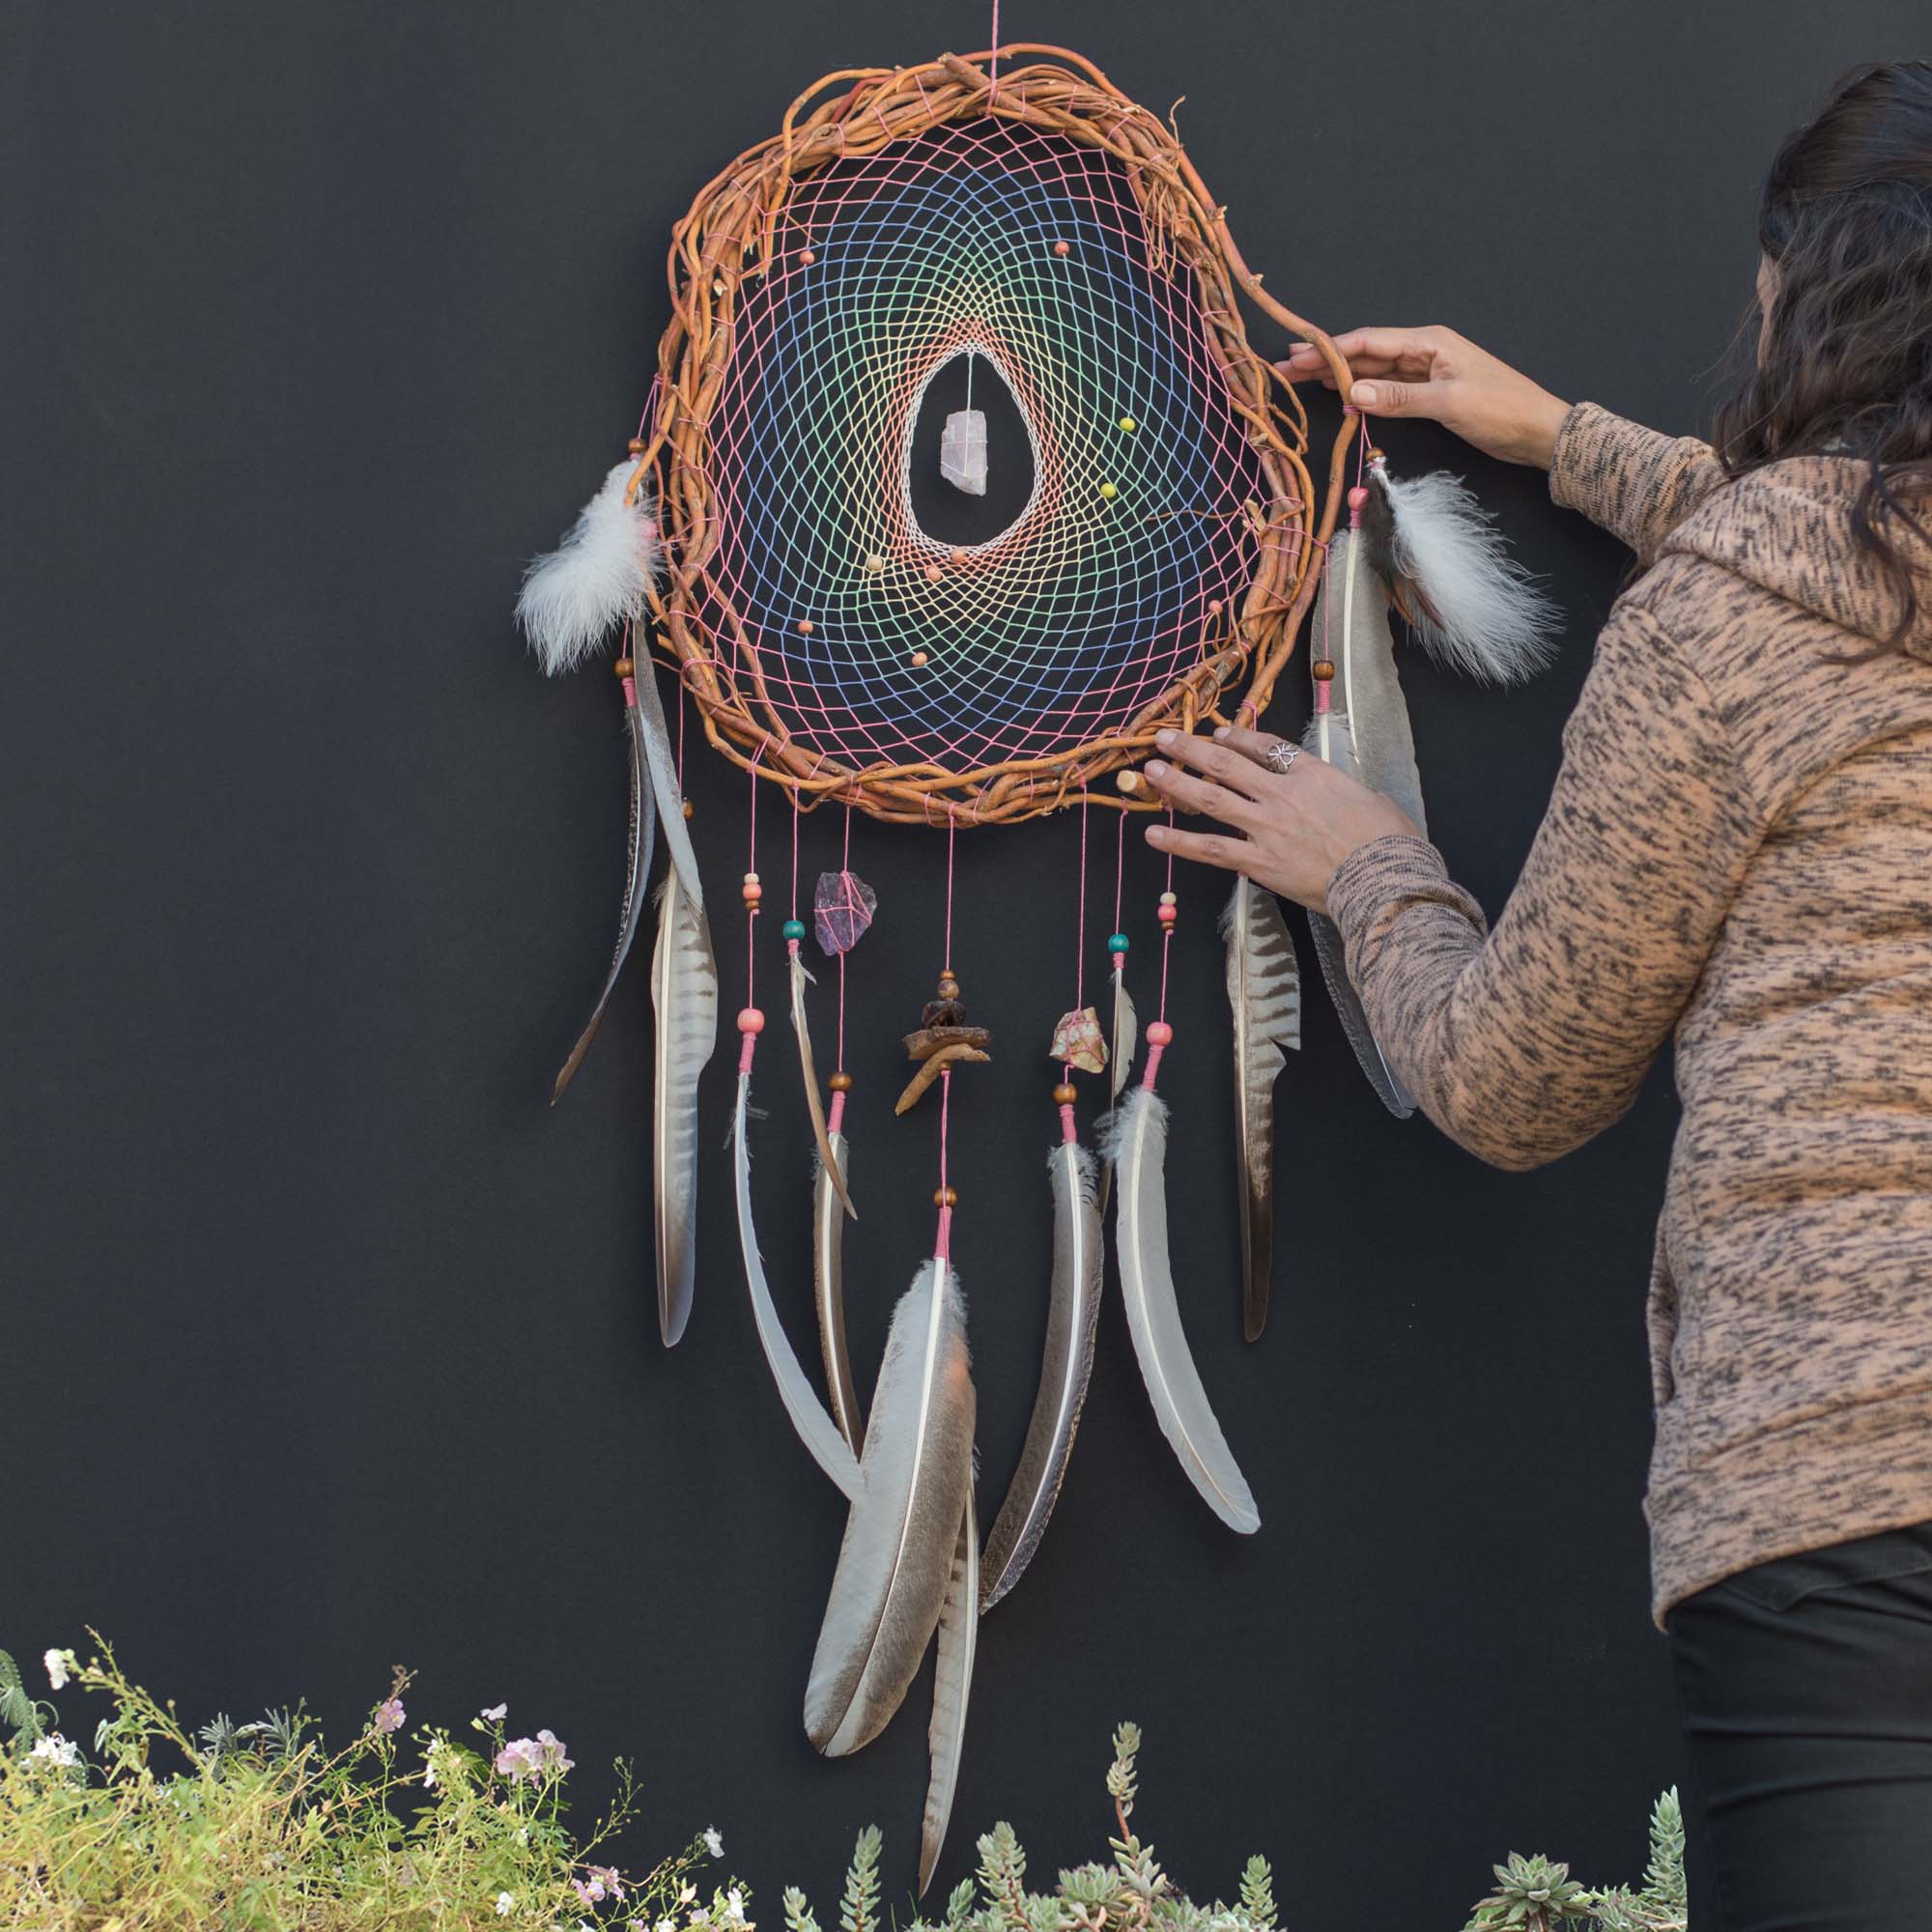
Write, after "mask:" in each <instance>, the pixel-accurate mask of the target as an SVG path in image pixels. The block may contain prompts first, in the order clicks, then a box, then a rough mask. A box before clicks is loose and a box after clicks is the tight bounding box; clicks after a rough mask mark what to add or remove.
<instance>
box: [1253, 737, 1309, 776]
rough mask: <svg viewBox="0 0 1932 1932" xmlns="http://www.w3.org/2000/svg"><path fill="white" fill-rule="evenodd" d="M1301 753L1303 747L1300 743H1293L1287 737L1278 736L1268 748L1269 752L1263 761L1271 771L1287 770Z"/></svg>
mask: <svg viewBox="0 0 1932 1932" xmlns="http://www.w3.org/2000/svg"><path fill="white" fill-rule="evenodd" d="M1300 755H1301V747H1300V746H1299V745H1296V744H1293V743H1291V742H1290V741H1289V740H1288V739H1286V738H1277V739H1276V740H1275V741H1274V743H1273V744H1272V745H1270V746H1269V747H1268V748H1267V754H1266V756H1265V757H1264V758H1263V760H1262V762H1263V763H1264V765H1266V766H1267V768H1268V770H1269V771H1271V772H1286V771H1287V770H1288V769H1289V767H1290V766H1291V765H1293V763H1294V761H1295V759H1296V758H1298V757H1300Z"/></svg>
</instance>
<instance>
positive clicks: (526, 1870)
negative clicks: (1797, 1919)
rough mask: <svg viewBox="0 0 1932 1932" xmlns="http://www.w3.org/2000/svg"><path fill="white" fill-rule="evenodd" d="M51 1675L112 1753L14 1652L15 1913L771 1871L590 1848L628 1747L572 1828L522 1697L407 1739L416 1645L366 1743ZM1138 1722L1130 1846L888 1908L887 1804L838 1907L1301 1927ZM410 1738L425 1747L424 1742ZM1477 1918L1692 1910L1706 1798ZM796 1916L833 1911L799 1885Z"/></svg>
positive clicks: (164, 1930)
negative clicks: (603, 1860)
mask: <svg viewBox="0 0 1932 1932" xmlns="http://www.w3.org/2000/svg"><path fill="white" fill-rule="evenodd" d="M46 1667H47V1671H48V1675H49V1678H50V1681H51V1683H52V1685H53V1688H54V1689H55V1690H61V1689H63V1688H65V1687H66V1686H67V1685H69V1684H71V1685H73V1686H74V1687H76V1688H77V1689H78V1690H83V1691H88V1692H94V1693H98V1694H102V1695H105V1696H106V1697H107V1698H108V1699H109V1700H110V1703H111V1707H112V1708H111V1710H110V1714H109V1715H108V1717H107V1718H106V1719H103V1720H102V1722H101V1723H100V1724H99V1727H98V1728H97V1730H96V1732H95V1737H94V1745H93V1752H92V1756H91V1757H90V1756H88V1755H86V1754H84V1753H83V1752H82V1750H81V1748H80V1747H79V1746H78V1745H77V1744H74V1743H72V1742H71V1741H70V1740H69V1739H68V1738H66V1737H65V1736H64V1735H63V1733H62V1732H61V1731H60V1730H59V1729H58V1728H57V1715H58V1714H57V1713H56V1711H55V1710H54V1708H53V1706H52V1705H50V1704H48V1703H46V1702H45V1701H43V1700H38V1699H36V1698H35V1697H33V1696H32V1695H31V1693H30V1692H29V1691H28V1690H27V1688H26V1686H25V1684H24V1683H23V1681H22V1678H21V1673H20V1670H19V1668H18V1667H17V1666H16V1665H15V1663H14V1660H13V1659H12V1658H11V1657H9V1656H8V1655H7V1654H6V1653H5V1652H4V1651H0V1724H5V1725H6V1726H8V1727H9V1728H10V1729H11V1731H12V1733H13V1735H12V1738H11V1741H9V1742H7V1743H4V1744H0V1928H6V1927H21V1928H25V1927H33V1928H35V1932H109V1928H113V1932H136V1928H139V1932H201V1928H204V1927H208V1926H214V1925H218V1926H220V1927H222V1928H223V1932H258V1928H259V1932H270V1928H272V1929H273V1932H375V1928H383V1932H431V1929H432V1928H435V1932H469V1928H490V1932H514V1928H517V1927H524V1926H532V1925H534V1926H542V1927H546V1928H573V1932H574V1928H579V1927H589V1928H596V1927H598V1926H603V1927H608V1928H610V1932H628V1928H631V1927H634V1926H635V1927H638V1928H640V1932H755V1927H754V1926H753V1923H752V1920H751V1919H750V1918H748V1917H747V1916H746V1902H747V1899H748V1897H749V1891H748V1889H746V1888H744V1887H742V1886H740V1885H737V1884H731V1885H728V1886H726V1887H725V1888H723V1889H717V1890H714V1891H713V1892H712V1894H711V1896H710V1898H709V1899H708V1900H704V1899H700V1896H699V1893H698V1889H697V1886H696V1883H695V1879H694V1874H695V1873H696V1871H697V1869H698V1868H699V1867H700V1866H701V1865H703V1864H704V1863H706V1862H707V1861H709V1860H711V1859H716V1858H719V1857H722V1855H723V1848H722V1842H721V1840H720V1839H719V1837H718V1834H717V1833H715V1832H713V1831H706V1832H703V1833H700V1834H699V1835H698V1836H696V1838H694V1839H693V1840H692V1842H691V1843H690V1844H689V1845H688V1846H687V1847H686V1848H685V1849H684V1850H683V1851H682V1852H679V1853H677V1854H675V1855H674V1856H672V1857H670V1858H668V1859H665V1860H663V1861H661V1862H660V1863H658V1864H657V1865H656V1866H654V1867H653V1868H652V1869H651V1870H649V1871H648V1872H645V1873H643V1874H642V1875H641V1876H636V1877H634V1876H632V1875H630V1874H628V1873H626V1872H623V1871H621V1870H619V1869H618V1868H617V1867H615V1866H614V1865H606V1864H599V1863H595V1862H593V1857H594V1855H596V1854H597V1853H598V1852H599V1851H600V1850H601V1849H602V1848H603V1847H604V1846H605V1845H606V1844H607V1842H608V1841H609V1840H610V1839H611V1837H612V1836H613V1835H614V1834H615V1833H617V1832H619V1831H620V1830H622V1829H624V1828H625V1827H626V1826H628V1825H629V1824H630V1823H631V1822H632V1821H633V1820H634V1819H635V1817H636V1813H637V1804H636V1794H635V1791H634V1789H633V1787H632V1785H631V1782H630V1776H629V1772H628V1769H627V1768H626V1767H625V1766H623V1765H622V1764H620V1765H619V1766H618V1784H619V1792H618V1798H617V1801H616V1803H615V1804H614V1805H613V1807H612V1810H611V1814H610V1815H609V1816H608V1817H606V1818H605V1819H604V1820H602V1821H601V1822H600V1823H599V1824H598V1825H597V1826H596V1827H595V1828H594V1829H593V1830H592V1831H591V1832H590V1833H588V1835H586V1836H583V1837H582V1838H578V1837H574V1836H573V1835H572V1833H570V1832H569V1831H568V1830H567V1829H566V1828H565V1825H564V1822H563V1817H564V1786H565V1780H566V1776H567V1775H568V1773H569V1771H570V1770H571V1768H572V1767H571V1762H570V1759H569V1757H568V1755H567V1754H566V1752H565V1750H564V1747H563V1745H562V1744H561V1742H560V1741H559V1740H557V1739H556V1738H555V1737H554V1736H553V1735H552V1734H551V1733H550V1732H549V1731H539V1732H538V1733H537V1735H536V1737H534V1738H519V1739H516V1740H514V1741H512V1740H509V1739H507V1737H506V1734H505V1729H504V1725H503V1719H504V1716H505V1712H504V1708H503V1707H502V1706H501V1705H497V1706H495V1707H494V1708H492V1709H491V1710H488V1711H485V1712H482V1713H480V1714H479V1715H478V1716H477V1717H476V1718H474V1719H471V1728H472V1729H473V1730H475V1731H476V1732H478V1733H480V1734H481V1743H482V1748H480V1749H479V1748H477V1747H473V1746H471V1745H470V1744H469V1743H467V1742H459V1741H458V1740H457V1739H455V1738H453V1737H451V1736H450V1735H449V1733H448V1732H447V1731H445V1730H440V1729H433V1728H418V1729H417V1730H415V1731H414V1732H413V1733H412V1734H410V1736H409V1738H408V1740H407V1741H405V1738H404V1731H403V1726H404V1724H405V1722H406V1714H405V1711H404V1706H403V1695H404V1692H405V1691H407V1690H408V1689H409V1687H410V1682H411V1680H410V1676H409V1673H408V1672H406V1671H402V1670H398V1671H397V1672H396V1674H395V1678H394V1681H393V1682H392V1683H391V1685H390V1687H389V1694H388V1696H387V1697H385V1698H384V1700H383V1701H382V1702H381V1703H380V1704H378V1705H377V1706H376V1707H375V1708H374V1710H373V1711H372V1712H371V1713H370V1716H369V1719H368V1721H367V1723H366V1724H365V1726H364V1727H363V1728H362V1730H361V1731H360V1732H359V1733H358V1734H357V1735H356V1737H355V1739H354V1740H353V1741H352V1742H351V1743H350V1744H348V1745H347V1746H346V1747H342V1748H340V1749H338V1750H335V1751H333V1752H331V1751H329V1750H328V1748H327V1747H326V1745H325V1744H324V1742H323V1739H322V1736H321V1734H320V1732H319V1730H318V1728H317V1726H316V1725H315V1722H314V1720H313V1719H310V1718H308V1717H306V1716H305V1715H304V1714H303V1713H302V1712H301V1711H300V1709H299V1708H298V1709H296V1710H294V1711H271V1712H270V1713H268V1714H267V1715H266V1716H264V1717H262V1718H259V1719H253V1720H251V1721H249V1722H246V1723H236V1722H235V1721H234V1720H233V1719H230V1718H229V1717H227V1716H226V1715H225V1714H217V1715H216V1716H215V1717H214V1718H213V1719H211V1720H210V1721H209V1722H208V1723H205V1724H203V1725H202V1726H201V1727H200V1728H199V1729H198V1730H195V1731H193V1732H192V1733H190V1732H189V1731H188V1730H187V1728H186V1727H185V1725H184V1724H183V1722H182V1720H181V1719H179V1718H178V1717H177V1716H176V1713H175V1709H174V1706H173V1705H172V1704H168V1705H163V1704H161V1703H158V1702H157V1701H156V1699H155V1698H154V1697H152V1696H151V1695H150V1694H149V1693H148V1692H147V1691H146V1690H142V1689H141V1688H140V1687H139V1686H138V1685H136V1684H133V1683H131V1682H130V1681H129V1680H128V1677H127V1676H126V1674H125V1673H124V1672H123V1670H122V1669H121V1666H120V1665H119V1664H118V1663H117V1662H116V1661H115V1658H114V1653H113V1651H112V1649H111V1648H109V1646H108V1645H106V1644H105V1643H102V1644H101V1645H100V1654H99V1656H98V1657H95V1658H92V1659H90V1660H89V1661H88V1662H86V1663H84V1664H83V1663H81V1662H78V1661H77V1660H76V1659H75V1658H74V1656H73V1654H72V1653H71V1652H68V1651H49V1652H48V1653H47V1657H46ZM1140 1750H1141V1734H1140V1730H1139V1728H1138V1726H1136V1725H1133V1724H1122V1726H1121V1727H1120V1729H1119V1730H1117V1731H1116V1732H1115V1733H1114V1756H1113V1762H1112V1763H1111V1764H1110V1765H1109V1767H1108V1770H1107V1776H1106V1789H1107V1796H1108V1798H1109V1800H1110V1801H1111V1802H1112V1805H1113V1812H1114V1816H1113V1827H1114V1829H1113V1831H1112V1832H1111V1833H1110V1834H1109V1837H1108V1857H1107V1858H1106V1859H1104V1860H1101V1861H1094V1862H1092V1863H1088V1864H1082V1865H1076V1866H1074V1867H1073V1868H1072V1869H1070V1870H1067V1871H1063V1872H1061V1873H1060V1874H1059V1876H1058V1880H1057V1883H1056V1884H1055V1886H1054V1887H1053V1889H1051V1890H1050V1891H1030V1890H1028V1889H1027V1857H1026V1850H1025V1847H1024V1846H1022V1844H1021V1843H1020V1840H1019V1837H1018V1834H1017V1833H1015V1832H1014V1830H1013V1828H1012V1827H1011V1826H1010V1825H1009V1824H1005V1823H1001V1824H997V1825H995V1826H994V1827H993V1829H992V1830H991V1831H990V1832H988V1833H986V1834H985V1835H984V1836H983V1837H982V1838H980V1841H979V1846H978V1850H979V1871H978V1876H977V1878H976V1879H968V1880H966V1881H965V1882H963V1883H962V1884H960V1885H959V1886H957V1887H955V1888H954V1889H953V1891H952V1894H951V1896H950V1897H949V1898H948V1899H947V1901H946V1905H945V1908H944V1910H943V1912H942V1913H941V1915H940V1916H939V1918H937V1919H936V1920H932V1921H928V1920H926V1919H924V1918H912V1919H911V1920H910V1921H909V1922H907V1921H904V1920H900V1919H898V1918H896V1915H894V1914H891V1913H888V1912H887V1911H885V1910H884V1908H883V1907H882V1904H881V1899H880V1879H879V1861H880V1855H881V1850H882V1844H883V1841H882V1839H881V1836H880V1833H879V1831H878V1828H877V1827H876V1826H869V1825H868V1826H867V1828H866V1829H865V1831H863V1832H861V1833H859V1837H858V1841H857V1843H856V1844H855V1845H854V1847H853V1851H852V1861H851V1866H850V1869H849V1871H848V1873H847V1876H846V1880H845V1889H844V1895H843V1898H842V1900H841V1902H840V1905H839V1910H838V1917H837V1921H836V1922H837V1925H838V1932H1278V1918H1277V1907H1276V1904H1275V1897H1274V1875H1273V1873H1272V1871H1271V1870H1270V1869H1269V1866H1268V1862H1267V1861H1266V1860H1265V1859H1263V1858H1252V1859H1250V1860H1249V1861H1248V1862H1247V1866H1246V1868H1245V1869H1244V1870H1243V1872H1242V1874H1241V1878H1240V1885H1239V1888H1238V1891H1237V1898H1236V1904H1234V1905H1232V1906H1231V1905H1225V1904H1223V1903H1221V1902H1220V1901H1219V1900H1218V1899H1217V1900H1216V1901H1215V1902H1214V1903H1213V1904H1212V1905H1201V1904H1198V1903H1196V1902H1195V1901H1194V1900H1192V1899H1190V1898H1188V1897H1187V1896H1186V1895H1185V1894H1184V1893H1183V1892H1182V1891H1180V1890H1179V1888H1178V1887H1176V1885H1175V1884H1174V1882H1173V1881H1172V1880H1171V1879H1170V1878H1169V1876H1168V1875H1167V1873H1166V1871H1165V1870H1164V1869H1163V1868H1162V1866H1161V1864H1160V1861H1159V1860H1158V1859H1157V1858H1156V1857H1155V1856H1154V1849H1153V1846H1152V1845H1151V1843H1150V1842H1148V1841H1147V1840H1145V1839H1143V1838H1142V1837H1141V1836H1140V1835H1139V1833H1137V1832H1136V1831H1135V1829H1134V1824H1133V1819H1134V1810H1135V1806H1136V1804H1138V1802H1139V1797H1140V1787H1139V1774H1138V1765H1139V1757H1140ZM406 1758H407V1759H408V1762H407V1763H406V1762H405V1759H406ZM1494 1869H1495V1881H1496V1883H1495V1889H1494V1890H1493V1891H1492V1893H1491V1894H1490V1895H1489V1896H1488V1897H1487V1898H1485V1899H1484V1900H1483V1901H1482V1903H1481V1904H1480V1905H1478V1906H1477V1908H1476V1910H1475V1914H1474V1916H1473V1917H1472V1918H1470V1919H1469V1921H1468V1925H1467V1927H1466V1928H1465V1932H1561V1928H1566V1927H1568V1928H1573V1932H1688V1919H1687V1914H1686V1908H1685V1889H1684V1820H1683V1814H1682V1812H1681V1810H1680V1808H1679V1806H1678V1802H1677V1793H1676V1792H1675V1791H1674V1790H1673V1791H1666V1792H1665V1793H1664V1794H1663V1795H1662V1797H1661V1798H1660V1799H1659V1800H1658V1801H1657V1805H1656V1808H1655V1810H1654V1811H1653V1813H1652V1816H1651V1826H1650V1863H1649V1866H1648V1868H1647V1869H1646V1871H1645V1873H1644V1878H1643V1885H1642V1887H1641V1889H1637V1890H1628V1889H1612V1890H1605V1891H1590V1890H1588V1889H1585V1888H1584V1887H1583V1886H1581V1885H1580V1884H1578V1883H1577V1881H1576V1880H1574V1879H1572V1878H1571V1876H1570V1873H1569V1869H1568V1867H1567V1866H1565V1865H1562V1864H1557V1863H1554V1862H1552V1861H1549V1860H1548V1859H1543V1858H1523V1857H1521V1856H1520V1855H1518V1854H1516V1853H1512V1854H1511V1855H1510V1857H1509V1859H1508V1860H1507V1861H1505V1862H1504V1863H1502V1864H1500V1865H1497V1866H1496V1867H1495V1868H1494ZM782 1906H783V1918H784V1927H785V1932H820V1926H819V1920H818V1918H816V1916H815V1915H814V1914H813V1912H812V1910H811V1906H810V1901H809V1900H808V1899H807V1897H806V1895H805V1893H804V1892H803V1891H801V1890H799V1889H797V1888H795V1887H794V1888H792V1889H788V1890H787V1891H785V1892H784V1894H783V1898H782Z"/></svg>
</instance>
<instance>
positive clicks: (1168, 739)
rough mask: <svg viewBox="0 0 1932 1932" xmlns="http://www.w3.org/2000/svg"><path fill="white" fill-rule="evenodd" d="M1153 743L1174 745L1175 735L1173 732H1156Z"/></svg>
mask: <svg viewBox="0 0 1932 1932" xmlns="http://www.w3.org/2000/svg"><path fill="white" fill-rule="evenodd" d="M1153 741H1154V743H1155V744H1156V745H1171V744H1173V743H1174V733H1173V732H1172V731H1156V732H1155V733H1154V734H1153Z"/></svg>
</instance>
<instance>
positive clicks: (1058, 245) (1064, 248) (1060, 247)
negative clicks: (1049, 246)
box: [1053, 241, 1073, 255]
mask: <svg viewBox="0 0 1932 1932" xmlns="http://www.w3.org/2000/svg"><path fill="white" fill-rule="evenodd" d="M1053 252H1054V253H1055V254H1056V255H1070V254H1072V252H1073V243H1072V242H1071V241H1056V242H1055V243H1054V244H1053Z"/></svg>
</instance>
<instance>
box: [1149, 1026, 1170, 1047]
mask: <svg viewBox="0 0 1932 1932" xmlns="http://www.w3.org/2000/svg"><path fill="white" fill-rule="evenodd" d="M1147 1042H1148V1044H1149V1045H1150V1046H1171V1045H1172V1044H1173V1043H1174V1029H1173V1028H1172V1027H1171V1026H1169V1025H1168V1023H1167V1022H1166V1021H1165V1020H1154V1021H1152V1022H1151V1024H1150V1025H1149V1027H1148V1030H1147Z"/></svg>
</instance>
